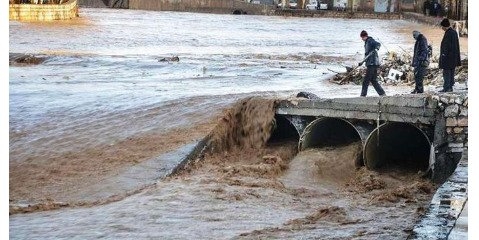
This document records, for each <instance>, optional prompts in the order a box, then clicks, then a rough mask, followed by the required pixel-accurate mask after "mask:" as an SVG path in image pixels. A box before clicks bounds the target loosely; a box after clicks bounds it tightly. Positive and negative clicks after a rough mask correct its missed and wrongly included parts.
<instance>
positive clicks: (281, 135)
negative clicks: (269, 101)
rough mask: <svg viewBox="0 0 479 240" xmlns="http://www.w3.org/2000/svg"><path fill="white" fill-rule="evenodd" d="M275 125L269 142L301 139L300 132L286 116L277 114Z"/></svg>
mask: <svg viewBox="0 0 479 240" xmlns="http://www.w3.org/2000/svg"><path fill="white" fill-rule="evenodd" d="M274 119H275V126H274V129H273V133H272V134H271V137H270V138H269V140H268V143H275V142H283V141H295V142H298V141H299V133H298V131H297V130H296V128H295V127H294V125H293V124H292V123H291V122H290V121H289V120H288V119H287V118H286V117H284V116H281V115H276V116H275V117H274Z"/></svg>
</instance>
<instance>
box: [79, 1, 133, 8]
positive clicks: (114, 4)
mask: <svg viewBox="0 0 479 240" xmlns="http://www.w3.org/2000/svg"><path fill="white" fill-rule="evenodd" d="M78 5H80V6H82V7H93V8H107V7H108V8H129V3H128V0H78Z"/></svg>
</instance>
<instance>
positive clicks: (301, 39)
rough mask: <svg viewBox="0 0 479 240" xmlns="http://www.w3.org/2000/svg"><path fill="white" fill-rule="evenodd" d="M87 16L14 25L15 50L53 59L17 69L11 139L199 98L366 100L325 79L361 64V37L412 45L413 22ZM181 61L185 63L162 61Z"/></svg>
mask: <svg viewBox="0 0 479 240" xmlns="http://www.w3.org/2000/svg"><path fill="white" fill-rule="evenodd" d="M80 16H81V18H80V19H79V20H73V21H70V22H67V23H57V22H54V23H20V22H10V49H9V51H10V52H14V53H33V54H45V55H47V56H49V58H48V59H47V61H46V62H45V63H44V64H41V65H37V66H28V67H24V66H11V67H10V127H11V133H12V134H16V135H21V136H23V135H25V134H26V133H28V135H30V136H31V138H29V139H25V140H24V141H35V140H36V139H39V138H42V137H46V136H45V135H48V136H52V135H55V134H57V132H58V131H63V132H67V133H70V132H69V128H71V127H74V126H80V125H82V124H86V123H88V124H90V121H92V120H101V119H102V118H105V117H106V118H107V117H108V116H111V115H112V114H120V115H121V114H122V113H126V112H131V111H134V110H139V109H141V110H143V111H148V109H150V108H152V107H154V106H160V105H161V103H162V102H165V101H172V100H178V99H184V98H191V97H195V96H222V95H228V94H240V93H246V94H250V93H258V92H271V91H276V92H277V91H304V90H306V91H312V92H314V93H316V94H317V95H320V96H322V97H335V96H357V95H358V93H359V89H358V87H351V86H341V87H339V86H333V85H330V84H329V83H328V82H326V81H324V80H325V79H326V78H328V77H330V76H331V74H332V72H331V71H329V70H328V69H331V70H334V71H344V68H342V67H341V65H350V64H353V63H354V62H355V61H357V60H359V59H361V57H362V54H363V43H362V41H361V40H360V38H359V32H360V31H361V30H362V29H366V30H368V31H369V32H370V33H371V35H372V36H374V37H376V38H377V39H379V40H381V41H382V42H383V43H384V44H383V45H384V46H386V47H389V48H393V47H395V48H397V47H398V46H401V45H402V44H410V42H411V40H409V39H408V40H405V39H404V38H403V37H402V36H401V35H399V34H398V35H394V33H395V31H396V29H398V28H399V26H401V25H405V24H407V23H406V22H404V21H381V20H342V19H318V18H285V17H267V16H247V15H240V16H238V15H217V14H196V13H176V12H148V11H130V10H111V9H105V10H101V9H80ZM386 47H385V48H383V49H382V50H381V52H382V53H384V52H385V51H386ZM172 56H178V57H179V59H180V60H179V62H159V59H162V58H168V57H172ZM371 90H372V89H371ZM372 91H373V90H372ZM370 94H375V93H373V92H370ZM118 118H124V116H118ZM44 122H50V123H51V126H48V127H47V129H46V130H44V133H46V134H45V135H43V134H42V133H37V132H36V130H35V129H36V128H37V125H38V124H42V123H44ZM124 127H125V130H128V129H130V130H131V131H132V132H135V131H141V130H143V129H145V128H148V127H151V126H148V124H143V125H141V126H138V127H134V126H124ZM132 128H134V129H132ZM102 130H103V132H104V134H106V136H110V135H112V136H113V137H118V136H117V135H120V133H117V134H113V133H106V132H109V130H108V129H102ZM32 134H33V135H32ZM72 134H73V133H72ZM91 134H95V133H91ZM130 134H131V133H130ZM120 136H121V135H120ZM104 137H105V136H103V137H102V136H97V138H98V139H101V138H104ZM24 141H22V142H21V143H18V144H24V143H25V142H24ZM16 146H17V144H16V143H14V144H13V147H16Z"/></svg>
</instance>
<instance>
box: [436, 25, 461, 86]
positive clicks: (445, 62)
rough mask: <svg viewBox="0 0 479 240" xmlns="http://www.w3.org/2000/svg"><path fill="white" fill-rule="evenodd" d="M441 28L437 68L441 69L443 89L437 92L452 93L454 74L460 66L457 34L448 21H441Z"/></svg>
mask: <svg viewBox="0 0 479 240" xmlns="http://www.w3.org/2000/svg"><path fill="white" fill-rule="evenodd" d="M441 27H442V30H444V31H445V33H444V37H443V38H442V41H441V52H440V56H439V68H441V69H442V77H443V79H444V85H443V89H442V90H441V91H439V92H452V86H453V85H454V72H455V70H456V67H457V66H461V52H460V50H459V37H458V36H457V32H456V31H455V30H454V29H452V28H451V23H450V22H449V19H447V18H444V19H443V20H442V21H441Z"/></svg>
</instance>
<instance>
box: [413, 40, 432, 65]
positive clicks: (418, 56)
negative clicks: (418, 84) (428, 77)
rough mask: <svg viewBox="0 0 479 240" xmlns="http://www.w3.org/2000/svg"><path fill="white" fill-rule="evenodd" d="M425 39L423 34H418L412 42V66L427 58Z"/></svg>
mask: <svg viewBox="0 0 479 240" xmlns="http://www.w3.org/2000/svg"><path fill="white" fill-rule="evenodd" d="M428 51H429V50H428V48H427V39H426V37H424V35H422V34H419V35H418V36H417V39H416V44H414V56H413V57H412V66H413V67H419V66H420V64H421V63H422V62H424V61H426V60H428Z"/></svg>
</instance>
